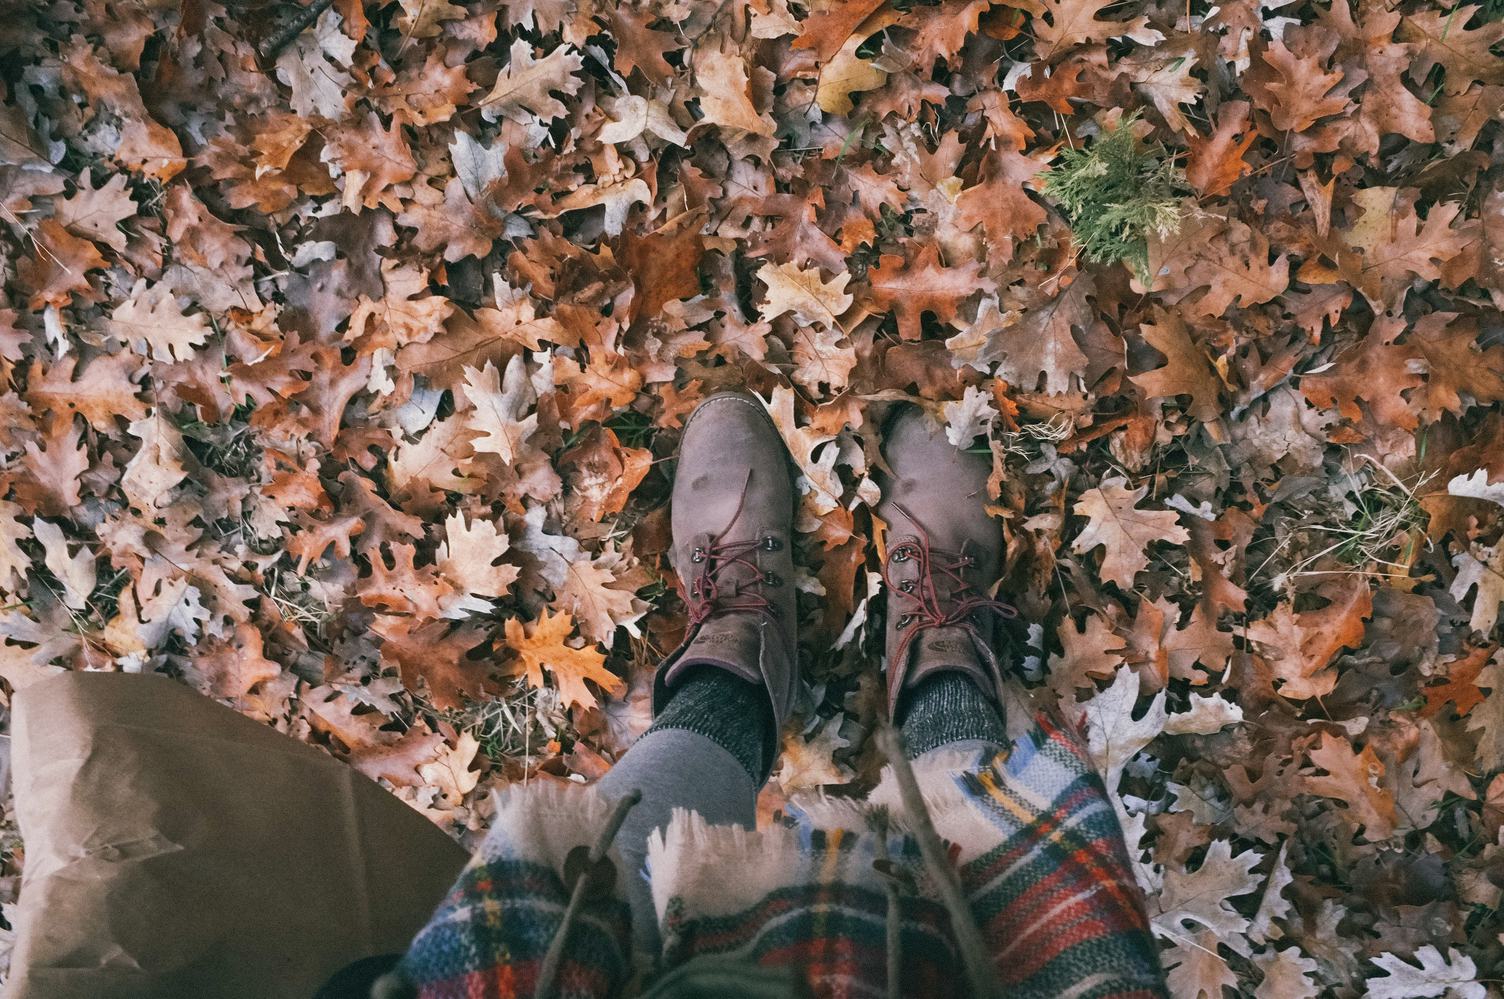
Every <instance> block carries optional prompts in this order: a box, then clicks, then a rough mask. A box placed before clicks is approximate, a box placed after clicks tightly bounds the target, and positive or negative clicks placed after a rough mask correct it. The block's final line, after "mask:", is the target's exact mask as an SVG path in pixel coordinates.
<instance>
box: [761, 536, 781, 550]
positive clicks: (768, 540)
mask: <svg viewBox="0 0 1504 999" xmlns="http://www.w3.org/2000/svg"><path fill="white" fill-rule="evenodd" d="M782 547H783V542H782V541H779V540H778V539H777V538H775V537H773V535H771V534H769V535H768V536H767V537H765V538H763V539H762V550H763V551H765V552H776V551H778V550H779V549H781V548H782Z"/></svg>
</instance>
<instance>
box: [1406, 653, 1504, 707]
mask: <svg viewBox="0 0 1504 999" xmlns="http://www.w3.org/2000/svg"><path fill="white" fill-rule="evenodd" d="M1495 651H1496V647H1495V646H1491V645H1481V646H1479V647H1478V648H1476V649H1469V650H1468V651H1467V652H1466V653H1465V654H1464V655H1462V656H1461V657H1460V658H1457V659H1453V660H1451V661H1450V662H1447V663H1443V665H1444V666H1446V668H1447V672H1446V676H1445V677H1444V682H1442V683H1440V684H1435V685H1432V686H1429V687H1422V688H1421V689H1420V692H1421V695H1422V696H1423V697H1425V699H1426V706H1425V707H1423V708H1421V709H1420V716H1421V717H1422V718H1430V717H1433V716H1434V715H1437V714H1439V713H1440V712H1441V710H1442V708H1444V707H1446V705H1447V702H1448V701H1450V702H1452V703H1453V704H1455V705H1456V706H1457V714H1458V715H1459V716H1465V715H1466V714H1467V713H1468V712H1469V711H1471V710H1473V708H1474V707H1476V706H1477V705H1478V704H1479V702H1481V701H1482V700H1483V691H1482V690H1479V689H1478V683H1477V681H1478V674H1479V673H1481V672H1482V671H1483V667H1484V666H1485V665H1487V663H1488V661H1489V659H1490V658H1492V657H1493V654H1494V652H1495Z"/></svg>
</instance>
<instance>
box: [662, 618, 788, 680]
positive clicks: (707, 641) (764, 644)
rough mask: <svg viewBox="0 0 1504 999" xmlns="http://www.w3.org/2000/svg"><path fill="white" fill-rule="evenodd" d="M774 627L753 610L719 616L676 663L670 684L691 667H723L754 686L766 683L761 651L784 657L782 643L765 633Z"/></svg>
mask: <svg viewBox="0 0 1504 999" xmlns="http://www.w3.org/2000/svg"><path fill="white" fill-rule="evenodd" d="M766 627H770V625H769V624H768V621H767V619H766V618H764V617H763V616H762V615H761V614H755V613H753V612H751V611H741V612H732V613H728V614H717V615H715V616H714V617H712V618H711V619H710V620H708V621H706V622H705V623H704V624H702V625H700V630H699V632H698V633H697V634H696V635H695V637H694V640H693V641H691V642H690V643H689V645H687V646H686V647H685V648H684V652H683V653H682V654H681V655H680V656H679V658H678V659H677V660H675V662H674V664H673V666H672V667H670V669H669V675H668V677H667V678H666V679H667V680H668V681H669V682H670V683H672V682H674V681H675V680H677V679H678V677H679V676H680V674H682V673H683V671H684V670H685V669H688V668H689V667H691V666H719V667H720V668H721V669H724V670H728V671H729V672H731V673H732V674H733V675H735V676H738V677H741V678H742V679H743V680H748V681H750V682H752V683H757V684H761V683H762V682H763V676H762V671H761V669H760V664H761V650H762V649H764V648H766V649H767V650H768V654H769V655H782V652H781V651H775V650H780V648H781V646H780V643H779V641H778V640H777V639H776V637H775V636H773V635H765V634H763V629H764V628H766Z"/></svg>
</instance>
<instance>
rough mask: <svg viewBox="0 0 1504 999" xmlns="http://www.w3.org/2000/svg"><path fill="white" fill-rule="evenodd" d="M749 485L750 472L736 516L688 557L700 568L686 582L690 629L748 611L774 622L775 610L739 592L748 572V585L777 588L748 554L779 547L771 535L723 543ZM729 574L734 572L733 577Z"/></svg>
mask: <svg viewBox="0 0 1504 999" xmlns="http://www.w3.org/2000/svg"><path fill="white" fill-rule="evenodd" d="M751 485H752V472H751V470H748V472H747V479H746V481H745V482H744V483H743V484H742V492H741V496H740V497H739V498H738V499H737V501H736V512H735V513H733V514H732V515H731V519H730V520H729V521H728V522H727V523H726V526H725V527H723V528H721V530H720V532H719V533H717V534H716V535H715V536H714V537H712V538H711V539H710V542H709V544H707V545H704V546H697V547H695V548H694V549H693V551H692V552H691V553H690V561H691V562H692V563H694V564H697V565H698V566H699V567H700V570H699V572H697V573H696V574H695V575H694V577H693V578H692V579H691V581H690V586H689V595H688V598H687V600H686V603H687V604H688V606H689V623H690V626H691V627H693V626H695V625H698V624H701V623H703V622H704V621H706V620H708V619H709V618H710V617H712V616H713V615H716V614H721V613H725V612H727V611H752V612H753V613H757V614H762V615H763V616H764V617H767V618H769V619H771V620H773V621H774V622H775V623H777V622H778V608H777V607H776V606H775V605H774V604H773V602H772V601H770V600H768V599H767V598H766V597H764V596H763V595H762V594H761V593H759V592H757V591H756V590H746V589H743V586H744V585H747V584H746V582H745V580H744V577H745V575H746V574H747V573H748V572H750V574H751V579H752V585H756V584H758V583H761V584H765V585H768V586H777V585H779V582H780V580H779V579H778V578H777V577H776V576H775V575H774V574H773V573H771V572H768V573H764V572H763V571H762V568H761V567H760V566H758V564H757V562H756V560H755V559H754V558H753V557H752V553H753V552H755V551H757V550H758V549H759V548H761V549H764V550H766V551H777V550H778V548H779V547H780V546H781V545H782V544H783V542H781V541H779V540H778V539H777V538H775V537H773V536H772V535H768V536H767V537H763V538H752V539H749V540H746V541H723V540H722V539H723V538H725V536H726V535H727V533H729V532H730V530H731V529H732V528H733V527H735V526H736V522H737V521H738V520H740V519H741V516H742V508H743V506H744V505H745V504H746V502H747V489H748V488H749V487H750V486H751ZM732 570H738V571H737V572H736V573H735V575H733V573H732Z"/></svg>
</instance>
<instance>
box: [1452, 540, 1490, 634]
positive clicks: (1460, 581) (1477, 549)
mask: <svg viewBox="0 0 1504 999" xmlns="http://www.w3.org/2000/svg"><path fill="white" fill-rule="evenodd" d="M1452 565H1454V566H1456V567H1457V576H1456V578H1455V579H1453V580H1452V586H1451V589H1450V590H1448V592H1449V593H1450V594H1451V595H1452V596H1453V597H1454V598H1456V599H1457V601H1458V602H1461V601H1464V600H1466V599H1467V595H1468V591H1469V590H1471V589H1472V588H1473V587H1475V586H1476V587H1477V588H1478V592H1477V595H1476V596H1474V597H1473V613H1472V616H1471V617H1470V618H1469V619H1468V626H1469V627H1470V628H1472V629H1473V630H1474V631H1477V632H1480V633H1482V634H1484V635H1491V634H1493V630H1494V625H1496V624H1498V623H1499V605H1500V604H1504V543H1501V544H1498V545H1494V546H1493V547H1487V546H1484V545H1480V544H1478V543H1476V542H1474V543H1473V544H1471V545H1470V546H1469V548H1468V550H1467V551H1463V552H1458V553H1457V554H1456V555H1454V556H1453V557H1452Z"/></svg>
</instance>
